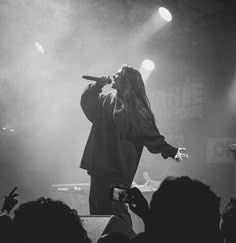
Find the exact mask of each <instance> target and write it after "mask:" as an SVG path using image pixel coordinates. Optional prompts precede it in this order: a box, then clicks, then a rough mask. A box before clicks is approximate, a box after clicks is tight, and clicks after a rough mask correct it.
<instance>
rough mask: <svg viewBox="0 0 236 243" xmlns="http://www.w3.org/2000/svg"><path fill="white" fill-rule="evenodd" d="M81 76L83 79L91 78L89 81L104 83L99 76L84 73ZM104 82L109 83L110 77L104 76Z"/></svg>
mask: <svg viewBox="0 0 236 243" xmlns="http://www.w3.org/2000/svg"><path fill="white" fill-rule="evenodd" d="M82 78H84V79H88V80H91V81H95V82H102V83H104V81H102V80H101V78H99V77H94V76H86V75H84V76H82ZM106 83H107V84H110V83H111V79H110V77H107V78H106Z"/></svg>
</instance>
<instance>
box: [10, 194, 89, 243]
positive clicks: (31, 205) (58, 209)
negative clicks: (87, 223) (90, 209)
mask: <svg viewBox="0 0 236 243" xmlns="http://www.w3.org/2000/svg"><path fill="white" fill-rule="evenodd" d="M14 213H15V216H14V219H13V230H14V237H15V242H19V243H32V242H34V243H65V242H70V243H73V242H75V243H90V242H91V241H90V239H89V238H88V236H87V232H86V230H85V229H84V228H83V226H82V223H81V221H80V218H79V216H78V215H77V211H76V210H73V209H71V208H70V207H69V206H67V205H66V204H64V203H63V202H61V201H54V200H52V199H50V198H40V199H38V200H36V201H30V202H26V203H23V204H21V205H20V206H19V208H18V209H16V210H15V212H14Z"/></svg>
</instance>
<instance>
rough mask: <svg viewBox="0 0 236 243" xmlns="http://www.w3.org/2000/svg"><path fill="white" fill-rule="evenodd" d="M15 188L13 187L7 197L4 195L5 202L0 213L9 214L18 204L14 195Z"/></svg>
mask: <svg viewBox="0 0 236 243" xmlns="http://www.w3.org/2000/svg"><path fill="white" fill-rule="evenodd" d="M16 189H17V187H15V188H14V189H13V190H12V191H11V192H10V193H9V194H8V195H4V197H5V200H4V203H3V206H2V210H1V211H7V213H8V214H9V213H10V212H11V210H12V209H13V208H14V206H15V205H16V204H17V203H18V201H17V199H16V197H17V196H18V195H19V194H17V193H15V191H16Z"/></svg>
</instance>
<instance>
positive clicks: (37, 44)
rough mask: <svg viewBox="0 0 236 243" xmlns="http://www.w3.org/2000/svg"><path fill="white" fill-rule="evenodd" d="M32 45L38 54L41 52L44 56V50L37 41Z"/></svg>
mask: <svg viewBox="0 0 236 243" xmlns="http://www.w3.org/2000/svg"><path fill="white" fill-rule="evenodd" d="M34 45H35V47H36V48H37V50H38V51H39V52H41V53H42V54H44V49H43V47H42V45H41V44H40V43H39V42H37V41H36V42H34Z"/></svg>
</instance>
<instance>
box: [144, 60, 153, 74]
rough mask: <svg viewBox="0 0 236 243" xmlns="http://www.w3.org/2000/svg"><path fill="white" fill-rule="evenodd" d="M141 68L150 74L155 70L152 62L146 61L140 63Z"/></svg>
mask: <svg viewBox="0 0 236 243" xmlns="http://www.w3.org/2000/svg"><path fill="white" fill-rule="evenodd" d="M142 67H143V69H144V70H146V71H148V72H151V71H153V69H154V68H155V64H154V62H153V61H151V60H148V59H146V60H144V61H143V62H142Z"/></svg>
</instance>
